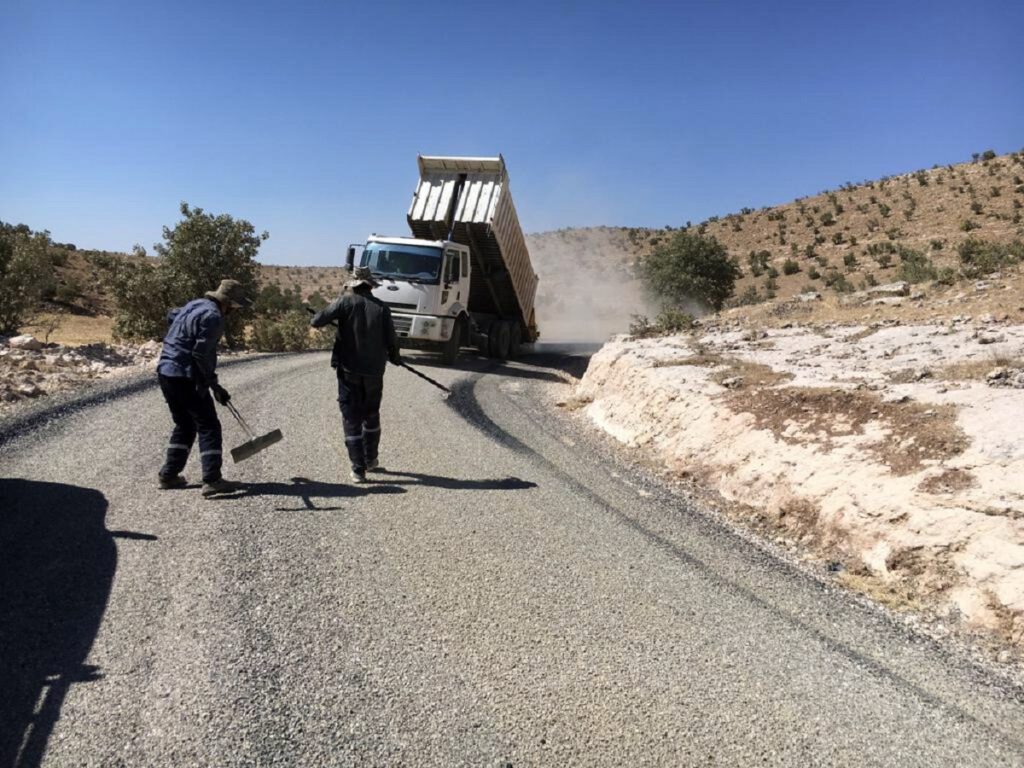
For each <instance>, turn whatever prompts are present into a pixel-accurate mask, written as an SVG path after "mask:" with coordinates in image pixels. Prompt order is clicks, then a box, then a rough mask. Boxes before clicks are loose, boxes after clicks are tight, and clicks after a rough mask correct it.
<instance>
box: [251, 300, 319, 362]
mask: <svg viewBox="0 0 1024 768" xmlns="http://www.w3.org/2000/svg"><path fill="white" fill-rule="evenodd" d="M247 341H248V343H249V346H251V347H253V348H254V349H258V350H260V351H262V352H301V351H302V350H304V349H309V348H310V347H311V346H312V343H313V337H312V335H311V333H310V328H309V315H308V314H307V313H306V312H305V310H297V309H293V310H289V311H288V312H285V313H284V314H282V315H280V316H278V317H267V316H264V317H257V318H256V319H255V320H254V321H253V323H252V325H251V326H250V328H249V333H248V339H247Z"/></svg>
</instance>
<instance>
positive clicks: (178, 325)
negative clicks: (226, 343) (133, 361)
mask: <svg viewBox="0 0 1024 768" xmlns="http://www.w3.org/2000/svg"><path fill="white" fill-rule="evenodd" d="M167 322H168V324H169V326H170V327H169V328H168V329H167V335H166V336H164V347H163V349H162V350H161V352H160V360H159V361H158V362H157V366H156V370H157V373H159V374H161V375H163V376H170V377H172V378H179V377H187V378H190V379H193V380H195V382H196V383H197V384H200V385H203V386H207V387H210V386H213V385H214V384H216V383H217V373H216V371H217V343H218V342H219V341H220V337H221V335H222V334H223V333H224V317H223V316H222V315H221V313H220V307H218V306H217V302H215V301H213V300H212V299H194V300H193V301H190V302H189V303H188V304H186V305H185V306H184V307H178V308H177V309H172V310H171V311H170V312H168V313H167Z"/></svg>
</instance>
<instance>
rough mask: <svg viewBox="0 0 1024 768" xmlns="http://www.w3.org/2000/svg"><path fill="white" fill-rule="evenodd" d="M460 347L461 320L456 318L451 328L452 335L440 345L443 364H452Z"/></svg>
mask: <svg viewBox="0 0 1024 768" xmlns="http://www.w3.org/2000/svg"><path fill="white" fill-rule="evenodd" d="M461 347H462V321H461V320H456V321H455V327H454V328H452V335H451V337H450V338H449V339H448V341H446V342H445V343H444V346H443V347H441V362H443V363H444V364H445V365H453V364H454V363H455V360H456V359H457V358H458V356H459V349H460V348H461Z"/></svg>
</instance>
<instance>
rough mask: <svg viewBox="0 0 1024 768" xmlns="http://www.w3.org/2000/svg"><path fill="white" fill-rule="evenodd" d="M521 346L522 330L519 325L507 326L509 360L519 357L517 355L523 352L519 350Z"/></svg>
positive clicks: (511, 324)
mask: <svg viewBox="0 0 1024 768" xmlns="http://www.w3.org/2000/svg"><path fill="white" fill-rule="evenodd" d="M522 344H523V329H522V327H521V326H520V325H519V323H510V324H509V337H508V356H509V357H510V358H516V357H519V354H520V353H521V352H522V351H523V350H522V349H521V347H522Z"/></svg>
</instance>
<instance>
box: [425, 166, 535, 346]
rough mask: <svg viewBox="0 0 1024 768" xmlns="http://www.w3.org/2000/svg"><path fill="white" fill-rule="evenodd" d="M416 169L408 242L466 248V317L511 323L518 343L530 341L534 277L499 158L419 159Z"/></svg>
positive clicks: (532, 333)
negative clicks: (470, 273) (410, 239)
mask: <svg viewBox="0 0 1024 768" xmlns="http://www.w3.org/2000/svg"><path fill="white" fill-rule="evenodd" d="M419 168H420V180H419V184H417V186H416V192H415V194H414V195H413V198H412V204H411V205H410V206H409V214H408V220H409V229H410V230H411V231H412V234H413V236H414V237H416V238H421V239H424V240H450V241H453V242H456V243H460V244H462V245H465V246H467V247H468V248H469V250H470V254H471V258H472V260H473V280H472V283H471V286H470V292H469V300H468V308H469V311H470V312H472V313H479V314H481V315H492V316H495V317H498V318H502V319H504V320H508V321H514V322H516V323H517V324H518V325H519V327H520V329H521V332H522V339H523V341H531V342H532V341H534V340H536V339H537V337H538V335H539V333H538V330H537V324H536V319H535V317H534V300H535V298H536V295H537V275H536V274H535V273H534V271H533V265H532V264H531V263H530V252H529V250H528V249H527V247H526V239H525V238H524V237H523V231H522V228H521V227H520V226H519V216H518V215H517V214H516V207H515V204H514V203H513V201H512V193H511V191H510V190H509V184H508V170H507V169H506V167H505V160H504V158H503V157H502V156H501V155H499V156H498V157H437V156H425V155H420V157H419Z"/></svg>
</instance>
